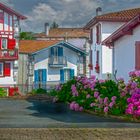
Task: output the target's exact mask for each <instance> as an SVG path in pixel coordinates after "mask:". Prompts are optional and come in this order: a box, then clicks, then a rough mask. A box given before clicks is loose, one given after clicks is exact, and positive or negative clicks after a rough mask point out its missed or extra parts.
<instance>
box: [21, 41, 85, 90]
mask: <svg viewBox="0 0 140 140" xmlns="http://www.w3.org/2000/svg"><path fill="white" fill-rule="evenodd" d="M85 57H86V52H85V50H82V49H80V48H78V47H76V46H74V45H72V44H70V43H68V42H64V41H56V40H55V41H41V40H22V41H20V55H19V61H20V62H19V63H20V64H21V65H20V67H19V77H21V78H19V79H20V80H19V84H21V85H27V86H28V88H27V92H29V91H31V89H33V88H46V84H51V83H55V84H56V83H60V82H61V83H63V82H65V81H67V80H69V79H71V78H73V77H74V76H78V75H85ZM23 90H25V88H24V87H23V89H22V88H21V91H23ZM24 92H25V91H24Z"/></svg>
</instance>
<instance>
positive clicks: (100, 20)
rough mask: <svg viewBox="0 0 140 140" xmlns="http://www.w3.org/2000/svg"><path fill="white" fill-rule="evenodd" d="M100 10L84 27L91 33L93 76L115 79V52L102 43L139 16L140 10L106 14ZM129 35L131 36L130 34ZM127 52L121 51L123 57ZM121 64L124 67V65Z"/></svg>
mask: <svg viewBox="0 0 140 140" xmlns="http://www.w3.org/2000/svg"><path fill="white" fill-rule="evenodd" d="M99 10H100V11H97V16H95V17H94V18H93V19H91V20H90V21H89V22H88V23H87V24H86V25H85V27H84V29H85V30H90V31H91V51H92V57H91V59H92V61H91V65H92V67H93V69H91V74H93V75H96V77H97V78H99V79H106V78H114V75H115V73H116V70H115V69H114V68H113V67H114V63H112V62H113V61H114V60H113V54H114V52H113V49H110V48H109V47H106V45H105V44H102V41H103V40H105V39H106V38H108V37H109V36H110V35H111V34H112V33H113V32H115V31H116V30H118V29H119V28H120V27H121V26H123V25H124V24H126V23H127V22H129V21H130V20H132V19H133V18H134V17H135V16H137V14H139V13H140V8H135V9H127V10H123V11H118V12H112V13H106V14H101V9H99ZM127 28H128V27H127ZM122 32H125V31H122ZM121 34H123V33H121ZM127 34H130V32H128V33H127ZM119 41H120V40H119ZM110 46H112V45H110ZM128 46H129V44H128ZM122 48H124V47H122ZM125 51H126V48H124V50H123V51H121V53H122V54H121V56H123V54H125ZM118 57H119V56H118ZM120 58H121V57H120ZM121 61H122V62H123V58H121ZM121 64H122V65H123V66H124V64H123V63H121ZM119 67H121V66H119Z"/></svg>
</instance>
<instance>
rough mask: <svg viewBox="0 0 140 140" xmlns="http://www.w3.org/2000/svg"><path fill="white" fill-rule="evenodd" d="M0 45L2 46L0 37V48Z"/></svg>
mask: <svg viewBox="0 0 140 140" xmlns="http://www.w3.org/2000/svg"><path fill="white" fill-rule="evenodd" d="M1 46H2V44H1V38H0V49H1V48H2V47H1Z"/></svg>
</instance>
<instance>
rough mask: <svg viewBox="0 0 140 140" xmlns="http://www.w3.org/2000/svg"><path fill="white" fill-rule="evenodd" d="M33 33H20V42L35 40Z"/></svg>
mask: <svg viewBox="0 0 140 140" xmlns="http://www.w3.org/2000/svg"><path fill="white" fill-rule="evenodd" d="M33 39H34V37H33V33H32V32H21V33H20V40H33Z"/></svg>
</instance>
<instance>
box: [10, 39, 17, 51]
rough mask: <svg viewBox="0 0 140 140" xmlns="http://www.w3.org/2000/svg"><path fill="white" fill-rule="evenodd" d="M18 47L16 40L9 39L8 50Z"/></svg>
mask: <svg viewBox="0 0 140 140" xmlns="http://www.w3.org/2000/svg"><path fill="white" fill-rule="evenodd" d="M15 45H16V40H15V39H8V49H10V50H13V49H14V48H15Z"/></svg>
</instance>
